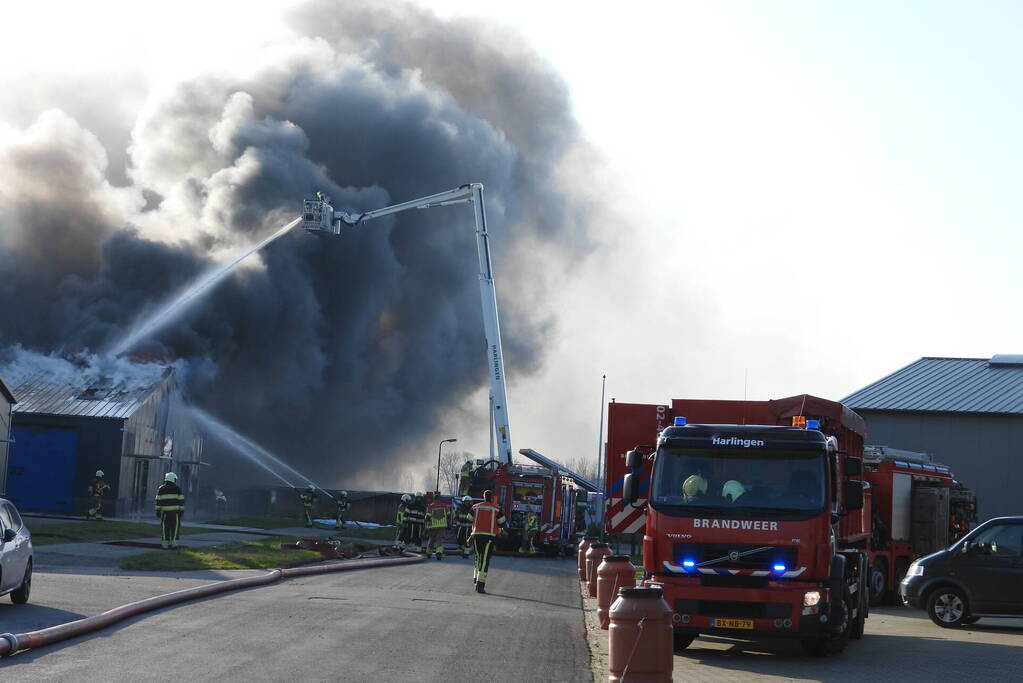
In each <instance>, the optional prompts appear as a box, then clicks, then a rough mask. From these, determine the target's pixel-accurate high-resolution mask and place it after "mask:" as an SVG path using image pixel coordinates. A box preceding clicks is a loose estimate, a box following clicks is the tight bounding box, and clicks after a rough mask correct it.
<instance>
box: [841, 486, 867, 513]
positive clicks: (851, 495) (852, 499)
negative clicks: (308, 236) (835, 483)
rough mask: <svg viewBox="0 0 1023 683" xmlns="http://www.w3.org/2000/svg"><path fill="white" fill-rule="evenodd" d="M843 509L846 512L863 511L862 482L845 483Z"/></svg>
mask: <svg viewBox="0 0 1023 683" xmlns="http://www.w3.org/2000/svg"><path fill="white" fill-rule="evenodd" d="M845 509H846V510H862V509H863V482H860V481H847V482H845Z"/></svg>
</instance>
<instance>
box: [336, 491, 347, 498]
mask: <svg viewBox="0 0 1023 683" xmlns="http://www.w3.org/2000/svg"><path fill="white" fill-rule="evenodd" d="M337 495H339V496H341V497H342V498H347V497H348V491H342V492H341V493H339V494H337Z"/></svg>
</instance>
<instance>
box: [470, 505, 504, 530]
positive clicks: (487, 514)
mask: <svg viewBox="0 0 1023 683" xmlns="http://www.w3.org/2000/svg"><path fill="white" fill-rule="evenodd" d="M503 526H504V514H503V513H502V512H501V508H499V507H497V506H496V505H494V504H493V503H488V502H487V501H483V502H482V503H476V504H475V505H473V506H472V533H473V534H474V535H476V536H496V535H497V529H498V527H503Z"/></svg>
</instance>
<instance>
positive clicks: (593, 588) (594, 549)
mask: <svg viewBox="0 0 1023 683" xmlns="http://www.w3.org/2000/svg"><path fill="white" fill-rule="evenodd" d="M610 554H611V547H610V546H609V545H608V544H607V543H591V544H590V549H589V550H587V551H586V590H587V592H588V593H589V594H590V597H591V598H595V597H597V566H598V565H599V564H600V561H601V560H603V559H604V556H605V555H610Z"/></svg>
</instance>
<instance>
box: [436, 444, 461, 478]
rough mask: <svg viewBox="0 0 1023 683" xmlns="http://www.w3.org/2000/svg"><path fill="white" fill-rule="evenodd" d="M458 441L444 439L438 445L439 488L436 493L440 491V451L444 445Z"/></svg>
mask: <svg viewBox="0 0 1023 683" xmlns="http://www.w3.org/2000/svg"><path fill="white" fill-rule="evenodd" d="M456 441H458V439H444V440H443V441H441V442H440V443H439V444H437V486H436V487H434V489H433V490H434V491H440V449H441V447H442V446H443V445H444V444H446V443H454V442H456Z"/></svg>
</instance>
